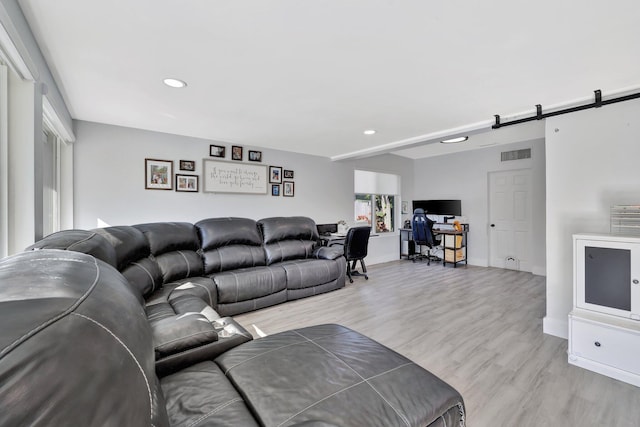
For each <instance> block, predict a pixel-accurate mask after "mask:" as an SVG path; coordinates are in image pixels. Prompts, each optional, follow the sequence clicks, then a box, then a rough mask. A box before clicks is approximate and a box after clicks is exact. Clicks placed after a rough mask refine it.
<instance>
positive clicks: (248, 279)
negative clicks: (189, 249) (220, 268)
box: [211, 266, 287, 304]
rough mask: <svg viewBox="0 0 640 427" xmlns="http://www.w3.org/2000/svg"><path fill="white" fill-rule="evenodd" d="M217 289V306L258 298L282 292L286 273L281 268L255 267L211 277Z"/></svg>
mask: <svg viewBox="0 0 640 427" xmlns="http://www.w3.org/2000/svg"><path fill="white" fill-rule="evenodd" d="M211 278H212V279H213V281H214V282H215V284H216V287H217V289H218V304H227V303H235V302H239V301H247V300H251V299H254V298H260V297H263V296H266V295H271V294H274V293H276V292H279V291H283V290H284V289H285V288H286V285H287V278H286V273H285V271H284V269H283V268H281V267H277V266H276V267H255V268H242V269H239V270H233V271H225V272H223V273H217V274H213V275H211Z"/></svg>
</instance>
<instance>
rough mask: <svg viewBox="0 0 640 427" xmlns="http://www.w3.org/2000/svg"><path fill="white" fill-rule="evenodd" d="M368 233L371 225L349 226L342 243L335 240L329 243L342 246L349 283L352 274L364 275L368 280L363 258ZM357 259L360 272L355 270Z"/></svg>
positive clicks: (365, 251)
mask: <svg viewBox="0 0 640 427" xmlns="http://www.w3.org/2000/svg"><path fill="white" fill-rule="evenodd" d="M370 235H371V227H369V226H364V227H351V228H350V229H349V231H347V235H346V236H345V238H344V243H339V242H336V243H332V244H331V246H333V245H343V246H344V257H345V258H346V259H347V276H349V283H353V277H352V276H364V278H365V279H366V280H369V276H367V266H366V265H365V264H364V258H365V257H366V256H367V248H368V246H369V236H370ZM357 261H360V266H361V267H362V273H360V272H358V270H356V262H357Z"/></svg>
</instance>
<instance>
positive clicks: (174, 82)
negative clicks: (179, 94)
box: [163, 79, 187, 88]
mask: <svg viewBox="0 0 640 427" xmlns="http://www.w3.org/2000/svg"><path fill="white" fill-rule="evenodd" d="M163 82H164V84H166V85H167V86H171V87H177V88H181V87H186V86H187V84H186V83H185V82H183V81H182V80H178V79H164V80H163Z"/></svg>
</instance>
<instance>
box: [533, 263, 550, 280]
mask: <svg viewBox="0 0 640 427" xmlns="http://www.w3.org/2000/svg"><path fill="white" fill-rule="evenodd" d="M531 273H532V274H535V275H536V276H545V277H546V276H547V268H546V267H540V266H537V265H534V266H533V267H531Z"/></svg>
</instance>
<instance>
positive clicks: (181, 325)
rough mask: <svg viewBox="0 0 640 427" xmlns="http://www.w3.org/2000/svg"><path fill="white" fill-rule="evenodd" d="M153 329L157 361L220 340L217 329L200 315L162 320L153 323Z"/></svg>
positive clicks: (187, 315) (192, 314) (194, 314)
mask: <svg viewBox="0 0 640 427" xmlns="http://www.w3.org/2000/svg"><path fill="white" fill-rule="evenodd" d="M151 328H152V331H153V346H154V348H155V353H156V359H161V358H163V357H165V356H168V355H170V354H174V353H179V352H181V351H184V350H188V349H190V348H194V347H199V346H202V345H205V344H209V343H212V342H214V341H217V340H218V333H217V332H216V330H215V328H214V327H213V326H212V325H211V323H210V322H209V320H208V319H207V318H206V317H204V316H203V315H201V314H199V313H189V314H182V315H177V316H172V317H169V318H165V319H161V320H159V321H157V322H153V323H152V325H151Z"/></svg>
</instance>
